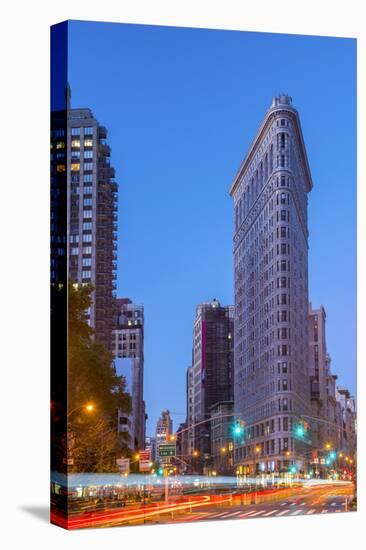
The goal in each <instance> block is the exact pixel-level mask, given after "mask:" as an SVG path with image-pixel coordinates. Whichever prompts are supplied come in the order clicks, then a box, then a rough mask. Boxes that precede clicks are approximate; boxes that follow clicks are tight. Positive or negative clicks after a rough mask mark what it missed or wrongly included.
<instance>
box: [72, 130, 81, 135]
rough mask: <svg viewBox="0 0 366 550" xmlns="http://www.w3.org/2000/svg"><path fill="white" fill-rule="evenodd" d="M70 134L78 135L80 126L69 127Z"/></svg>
mask: <svg viewBox="0 0 366 550" xmlns="http://www.w3.org/2000/svg"><path fill="white" fill-rule="evenodd" d="M71 135H72V136H80V128H71Z"/></svg>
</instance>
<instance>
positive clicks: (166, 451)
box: [158, 444, 175, 457]
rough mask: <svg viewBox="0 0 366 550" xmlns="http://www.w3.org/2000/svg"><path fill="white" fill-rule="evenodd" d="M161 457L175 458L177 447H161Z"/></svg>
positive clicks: (159, 451)
mask: <svg viewBox="0 0 366 550" xmlns="http://www.w3.org/2000/svg"><path fill="white" fill-rule="evenodd" d="M158 455H159V457H164V456H175V445H174V444H173V445H159V450H158Z"/></svg>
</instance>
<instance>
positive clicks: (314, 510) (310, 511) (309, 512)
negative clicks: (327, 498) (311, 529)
mask: <svg viewBox="0 0 366 550" xmlns="http://www.w3.org/2000/svg"><path fill="white" fill-rule="evenodd" d="M314 512H316V509H315V508H313V509H312V510H309V511H308V512H306V515H309V514H313V513H314Z"/></svg>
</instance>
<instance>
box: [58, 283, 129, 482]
mask: <svg viewBox="0 0 366 550" xmlns="http://www.w3.org/2000/svg"><path fill="white" fill-rule="evenodd" d="M92 290H93V289H92V287H91V286H90V285H85V286H77V287H76V286H74V285H72V284H71V283H70V284H69V289H68V292H69V293H68V305H69V311H68V432H69V433H68V456H69V457H71V458H72V459H73V461H74V464H73V466H72V468H71V470H73V471H95V472H96V471H98V472H105V471H114V470H115V468H116V463H115V458H116V457H117V456H121V455H126V454H127V453H128V450H127V447H126V443H125V441H124V439H123V435H121V434H118V432H117V410H118V409H122V410H123V411H124V412H126V413H128V412H130V411H131V397H130V395H129V394H128V393H127V391H126V381H125V378H124V377H123V376H118V375H117V374H116V371H115V368H114V365H113V355H112V354H111V353H110V352H109V351H108V350H107V349H106V348H105V346H104V345H103V344H101V343H100V342H97V341H96V340H94V338H93V331H92V329H91V328H90V327H89V325H88V323H87V322H86V315H85V311H86V309H87V308H88V307H89V306H90V305H91V293H92ZM88 403H89V404H92V405H93V410H92V411H89V412H88V411H87V410H86V409H85V405H86V404H88Z"/></svg>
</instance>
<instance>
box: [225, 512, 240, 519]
mask: <svg viewBox="0 0 366 550" xmlns="http://www.w3.org/2000/svg"><path fill="white" fill-rule="evenodd" d="M241 513H242V511H241V510H237V511H236V512H231V514H227V516H226V517H227V518H231V517H234V516H238V515H239V514H241Z"/></svg>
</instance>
